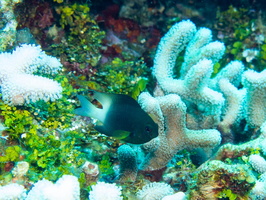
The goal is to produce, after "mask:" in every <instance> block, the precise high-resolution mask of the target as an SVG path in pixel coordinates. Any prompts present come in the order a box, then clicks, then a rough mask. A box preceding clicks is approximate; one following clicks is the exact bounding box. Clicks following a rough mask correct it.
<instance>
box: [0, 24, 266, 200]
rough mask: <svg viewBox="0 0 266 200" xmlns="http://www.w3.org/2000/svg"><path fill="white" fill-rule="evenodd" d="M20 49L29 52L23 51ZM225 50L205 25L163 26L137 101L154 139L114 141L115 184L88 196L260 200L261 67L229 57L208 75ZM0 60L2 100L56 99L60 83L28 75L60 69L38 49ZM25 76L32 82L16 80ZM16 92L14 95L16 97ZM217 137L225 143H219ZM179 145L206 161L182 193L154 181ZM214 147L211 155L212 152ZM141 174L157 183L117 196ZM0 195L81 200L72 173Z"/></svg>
mask: <svg viewBox="0 0 266 200" xmlns="http://www.w3.org/2000/svg"><path fill="white" fill-rule="evenodd" d="M26 50H27V51H31V52H32V53H31V54H26V53H25V52H26ZM182 51H185V53H184V62H183V64H182V66H181V70H180V78H179V79H176V78H175V76H174V72H173V71H174V67H175V60H176V58H177V56H178V54H179V53H181V52H182ZM224 51H225V47H224V45H223V44H222V43H220V42H217V41H214V42H213V41H212V35H211V31H210V30H209V29H207V28H200V29H198V30H197V29H196V27H195V25H194V24H193V23H192V22H191V21H189V20H186V21H181V22H179V23H177V24H175V25H174V26H173V27H172V28H171V29H170V30H169V31H168V33H167V34H166V35H165V36H164V37H163V38H162V39H161V41H160V43H159V46H158V49H157V53H156V56H155V59H154V67H153V75H154V76H155V78H156V80H157V82H158V85H157V87H156V88H155V90H154V93H153V95H151V94H150V93H148V92H143V93H141V94H140V96H139V99H138V101H139V104H140V105H141V107H142V108H143V109H144V110H145V111H146V112H147V113H149V114H150V115H151V116H153V119H154V120H155V122H156V123H157V124H158V126H159V136H158V137H156V138H154V139H152V140H151V141H150V142H147V143H145V144H143V145H138V146H133V145H129V144H127V145H123V146H120V147H119V149H118V158H119V162H120V169H119V173H120V174H119V176H118V178H117V180H116V181H117V182H116V183H105V182H104V180H99V181H97V183H96V185H94V186H92V187H91V191H90V192H89V197H88V198H89V199H91V200H92V199H95V200H103V199H110V200H120V199H123V198H124V197H125V198H124V199H142V200H157V199H158V200H159V199H164V200H169V199H175V200H178V199H195V200H196V199H197V200H201V199H202V200H204V199H219V198H227V199H228V198H229V199H258V200H259V199H265V198H266V192H265V191H266V161H265V156H266V138H265V137H266V124H265V123H264V122H265V120H266V119H265V118H266V114H265V112H266V110H265V109H266V107H265V103H266V102H265V101H266V97H265V95H266V91H265V87H266V71H262V72H260V73H258V72H255V71H253V70H247V71H244V66H243V64H242V63H241V62H239V61H232V62H230V63H229V64H228V65H227V66H225V67H224V68H223V69H222V70H221V71H220V72H219V73H218V74H217V75H216V76H215V78H211V75H212V72H213V65H214V64H215V63H216V62H218V61H219V59H220V58H221V57H222V56H223V54H224ZM17 59H18V60H19V62H17ZM0 63H1V66H0V67H1V72H0V80H1V87H2V98H3V100H4V101H5V102H6V103H9V104H11V105H20V104H24V103H29V102H35V101H36V100H38V99H43V100H54V99H56V98H60V94H61V87H60V86H59V84H58V83H57V82H55V81H53V80H50V79H48V78H43V77H41V76H36V75H32V73H33V72H35V71H36V70H37V71H38V70H40V71H41V73H57V72H58V71H59V70H60V66H61V65H60V64H59V62H58V61H57V60H55V59H54V58H52V57H49V56H47V55H45V54H44V53H43V52H42V51H41V50H40V48H39V47H38V46H31V45H22V47H18V48H17V49H16V50H15V51H14V52H13V53H12V54H10V53H2V54H0ZM20 80H23V81H20ZM28 80H32V81H35V83H36V84H32V86H30V85H26V84H22V83H23V82H26V81H28ZM37 83H38V84H37ZM46 84H49V85H50V88H49V89H48V88H47V87H45V85H46ZM37 86H38V87H37ZM12 91H15V93H13V92H12ZM19 91H23V93H19ZM16 92H18V93H16ZM14 94H15V96H14ZM17 96H19V97H20V98H21V100H19V101H17V100H15V99H16V98H17ZM254 133H256V134H258V133H259V134H260V135H259V136H258V137H257V138H256V139H253V140H250V141H249V142H246V143H243V144H238V145H233V144H230V142H231V143H233V142H234V141H236V140H237V137H239V136H240V135H244V134H250V135H252V134H254ZM222 141H223V143H226V144H224V145H222V146H220V147H219V145H220V144H221V142H222ZM184 149H188V150H192V149H200V150H201V152H204V154H205V155H206V156H207V157H209V158H210V159H209V160H207V161H205V162H204V163H203V164H202V165H200V166H199V167H198V169H195V171H194V173H193V174H194V175H193V177H194V178H193V180H190V181H189V180H188V182H187V188H186V190H182V191H185V192H182V191H174V189H173V188H172V187H171V186H170V185H169V184H167V183H163V182H159V181H160V180H161V175H162V173H163V171H164V170H165V168H166V167H167V164H168V163H169V161H171V160H172V158H173V157H174V156H175V155H176V153H177V152H178V151H181V150H184ZM217 149H218V150H217ZM214 151H217V152H216V153H215V154H214V155H213V153H214ZM88 166H91V165H88ZM29 167H30V166H29V165H28V164H25V163H23V162H22V163H17V165H16V167H15V168H14V170H13V175H14V176H23V175H25V173H27V169H28V168H29ZM93 169H98V168H97V167H93ZM85 171H90V170H85ZM92 171H93V173H94V174H96V175H97V176H98V173H95V170H92ZM96 171H97V170H96ZM20 174H21V175H20ZM141 175H144V176H146V178H147V176H148V177H149V178H150V180H157V182H154V183H147V184H146V185H145V186H144V187H142V189H140V188H139V189H138V192H136V193H133V192H132V193H131V194H130V195H129V194H127V193H124V194H123V190H124V187H127V185H126V184H127V183H128V182H130V183H132V182H134V181H135V180H137V178H138V176H141ZM86 176H88V177H91V176H89V174H86ZM95 180H96V179H95ZM147 182H148V181H147ZM119 185H121V186H122V187H123V189H122V187H121V186H119ZM0 199H46V200H55V199H67V200H76V199H80V184H79V182H78V179H77V178H76V177H75V176H73V175H64V176H62V177H61V178H60V179H59V180H57V182H55V183H52V182H51V181H49V180H45V179H43V180H39V181H38V182H36V183H35V184H34V185H33V187H32V188H31V189H30V190H29V191H26V189H25V188H24V187H23V186H22V185H20V184H19V183H11V184H8V185H4V186H1V187H0Z"/></svg>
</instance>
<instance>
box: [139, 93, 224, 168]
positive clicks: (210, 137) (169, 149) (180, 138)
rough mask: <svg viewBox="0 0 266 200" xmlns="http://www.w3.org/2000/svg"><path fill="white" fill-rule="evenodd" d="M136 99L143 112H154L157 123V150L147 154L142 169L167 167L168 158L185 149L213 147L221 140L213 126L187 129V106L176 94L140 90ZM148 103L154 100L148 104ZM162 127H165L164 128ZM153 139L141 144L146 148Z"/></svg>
mask: <svg viewBox="0 0 266 200" xmlns="http://www.w3.org/2000/svg"><path fill="white" fill-rule="evenodd" d="M139 102H140V105H141V106H142V108H143V109H144V110H145V111H150V113H153V114H155V116H158V119H160V122H159V136H158V138H159V140H160V141H159V142H158V144H155V145H154V146H156V149H155V150H154V151H153V153H152V154H148V155H147V157H146V159H145V160H144V161H143V163H142V166H141V169H142V170H145V171H152V170H158V169H161V168H163V167H165V166H166V164H167V163H168V161H169V160H171V159H172V157H173V156H174V155H175V154H176V153H177V152H178V151H180V150H182V149H185V148H197V147H205V148H206V147H215V146H217V145H218V144H220V142H221V137H220V133H219V132H218V131H217V130H215V129H203V130H190V129H188V128H187V127H186V122H185V121H186V109H187V108H186V105H185V103H184V102H182V100H181V99H180V97H179V96H178V95H176V94H168V95H165V96H161V97H156V98H155V97H152V96H151V95H150V94H149V93H146V92H145V93H142V94H141V95H140V96H139ZM150 102H154V103H153V104H151V103H150ZM164 127H167V129H166V130H165V129H164ZM152 142H156V141H155V140H153V141H151V142H150V143H147V144H144V146H143V148H144V149H147V148H149V146H150V145H151V143H152Z"/></svg>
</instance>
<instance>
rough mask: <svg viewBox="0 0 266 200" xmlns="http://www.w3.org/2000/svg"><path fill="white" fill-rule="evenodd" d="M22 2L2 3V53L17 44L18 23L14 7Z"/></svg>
mask: <svg viewBox="0 0 266 200" xmlns="http://www.w3.org/2000/svg"><path fill="white" fill-rule="evenodd" d="M20 2H21V0H11V1H7V0H1V1H0V16H1V17H0V20H1V25H0V52H4V51H6V50H7V49H9V48H11V47H12V46H13V45H14V43H15V42H16V33H17V30H16V28H17V21H16V19H15V14H14V7H15V5H16V4H18V3H20Z"/></svg>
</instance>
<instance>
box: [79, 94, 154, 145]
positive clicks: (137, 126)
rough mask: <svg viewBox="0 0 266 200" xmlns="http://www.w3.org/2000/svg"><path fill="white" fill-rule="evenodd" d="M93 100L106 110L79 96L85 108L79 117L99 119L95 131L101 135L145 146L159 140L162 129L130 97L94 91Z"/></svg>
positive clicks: (80, 111) (80, 110) (82, 106)
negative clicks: (159, 129)
mask: <svg viewBox="0 0 266 200" xmlns="http://www.w3.org/2000/svg"><path fill="white" fill-rule="evenodd" d="M92 97H93V98H94V99H95V100H97V101H98V102H99V103H100V104H101V105H102V108H98V107H96V106H95V105H94V104H92V103H91V102H90V101H89V100H88V99H87V98H86V97H84V96H81V95H78V99H79V101H80V103H81V108H77V109H76V110H75V113H76V114H77V115H81V116H88V117H92V118H95V119H97V120H98V122H97V125H96V126H95V129H96V130H97V131H99V132H100V133H103V134H105V135H107V136H111V137H114V138H117V139H121V140H123V141H125V142H128V143H132V144H143V143H146V142H148V141H150V140H151V139H153V138H155V137H157V136H158V125H157V124H156V123H155V122H154V121H153V120H152V118H151V117H150V116H149V115H148V114H147V113H146V112H144V111H143V110H142V109H141V107H140V105H139V104H138V103H137V102H136V101H135V100H134V99H133V98H131V97H130V96H127V95H122V94H108V93H101V92H97V91H92Z"/></svg>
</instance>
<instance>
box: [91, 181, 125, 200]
mask: <svg viewBox="0 0 266 200" xmlns="http://www.w3.org/2000/svg"><path fill="white" fill-rule="evenodd" d="M91 188H92V190H91V191H90V194H89V199H90V200H122V199H123V198H122V193H121V189H122V188H121V187H119V186H117V185H116V184H115V183H113V184H111V183H104V182H97V184H96V185H93V186H91ZM103 191H104V192H103ZM107 194H108V195H107Z"/></svg>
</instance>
